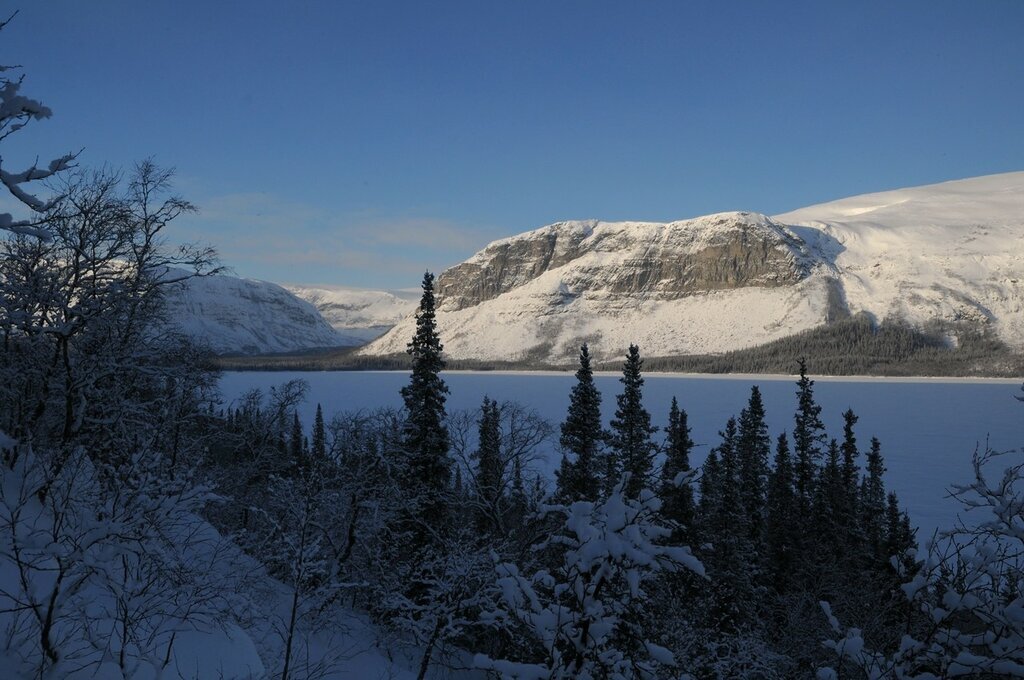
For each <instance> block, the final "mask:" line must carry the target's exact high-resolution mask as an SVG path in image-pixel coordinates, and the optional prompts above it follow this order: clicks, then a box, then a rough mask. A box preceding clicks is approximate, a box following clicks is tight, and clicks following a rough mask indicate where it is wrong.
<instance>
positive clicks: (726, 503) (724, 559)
mask: <svg viewBox="0 0 1024 680" xmlns="http://www.w3.org/2000/svg"><path fill="white" fill-rule="evenodd" d="M719 436H721V438H722V442H721V443H720V444H719V445H718V447H717V449H716V451H717V458H718V470H717V473H716V474H715V476H714V477H713V478H712V479H710V480H709V483H716V484H717V486H718V488H717V490H714V491H713V494H714V496H713V497H714V499H715V503H714V505H713V506H709V507H708V511H709V512H710V514H709V515H708V516H707V517H706V518H703V520H702V525H703V526H704V527H706V530H707V540H708V543H709V544H710V548H709V549H708V550H707V551H706V554H705V555H703V556H702V558H701V559H702V561H703V562H704V564H705V566H706V567H707V568H708V573H709V577H710V588H711V593H712V600H711V612H710V613H711V624H712V626H713V627H714V629H715V630H718V631H726V632H733V631H736V630H738V629H739V628H740V627H741V626H742V625H743V624H744V623H745V622H746V621H747V619H748V617H749V616H750V615H751V614H752V612H751V605H752V604H753V592H754V585H753V578H754V575H755V574H754V569H753V568H752V567H754V565H753V564H752V558H753V549H752V545H751V542H750V540H749V537H748V535H749V526H747V523H746V519H745V517H744V509H743V505H742V494H741V493H740V486H739V472H740V462H739V451H738V450H737V446H738V433H737V427H736V419H735V418H730V419H729V421H728V422H727V423H726V425H725V429H724V430H723V431H722V432H720V433H719Z"/></svg>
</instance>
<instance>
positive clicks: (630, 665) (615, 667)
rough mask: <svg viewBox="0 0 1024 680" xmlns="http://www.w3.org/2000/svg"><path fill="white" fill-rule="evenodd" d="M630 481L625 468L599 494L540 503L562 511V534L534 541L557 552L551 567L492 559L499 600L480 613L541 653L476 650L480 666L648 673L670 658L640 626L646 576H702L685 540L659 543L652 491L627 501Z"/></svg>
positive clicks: (537, 677) (558, 672)
mask: <svg viewBox="0 0 1024 680" xmlns="http://www.w3.org/2000/svg"><path fill="white" fill-rule="evenodd" d="M627 484H628V475H627V476H625V477H624V479H623V481H622V482H621V483H620V484H619V485H618V486H617V487H616V488H615V489H614V491H613V492H612V494H611V495H610V496H608V497H607V498H605V499H603V500H600V501H596V502H595V501H577V502H575V503H573V504H571V505H569V506H550V507H547V508H544V510H545V511H546V512H548V513H557V514H560V515H564V518H565V519H564V525H563V531H562V532H559V533H556V534H555V535H553V536H551V537H550V538H548V539H547V541H545V543H544V544H542V545H540V546H538V549H545V548H550V549H553V550H558V551H560V552H561V555H562V557H561V565H560V566H559V567H558V568H557V569H555V570H553V571H546V570H541V571H538V572H536V573H535V574H533V575H532V576H527V575H524V574H521V573H520V571H519V569H518V568H517V567H516V566H515V565H514V564H511V563H508V562H502V563H500V564H498V565H497V573H498V587H499V589H500V592H501V598H500V602H501V603H500V605H499V606H498V607H497V608H496V609H494V610H493V611H491V612H489V613H487V614H486V617H487V618H489V619H490V620H492V621H493V622H494V623H495V624H496V625H500V626H513V625H520V626H522V627H523V628H524V629H525V631H526V632H527V634H528V635H530V636H531V638H532V641H533V644H534V645H535V646H536V649H537V659H536V661H520V660H505V659H491V658H489V657H487V656H485V655H477V657H476V665H477V667H479V668H483V669H487V670H491V671H494V672H496V673H499V674H500V675H501V676H502V677H504V678H509V679H518V680H526V679H531V680H541V679H542V678H543V679H550V680H554V679H556V678H558V679H562V678H566V679H567V678H578V679H580V680H590V679H591V678H612V679H627V678H637V677H641V678H643V677H654V676H655V673H656V671H657V668H658V667H659V666H668V667H673V666H674V665H675V660H674V658H673V655H672V653H671V652H670V651H669V650H667V649H665V648H664V647H661V646H659V645H657V644H655V643H653V642H651V641H650V640H646V639H644V638H643V635H642V632H641V630H640V626H639V621H640V620H641V617H642V614H643V606H644V602H645V598H646V593H645V591H644V582H645V581H647V580H648V579H650V578H651V577H652V576H653V575H655V574H657V573H659V572H662V571H677V570H684V569H685V570H689V571H691V572H693V573H696V574H699V575H703V574H704V568H703V566H702V565H701V563H700V561H698V560H697V559H696V558H695V557H694V556H693V554H692V553H691V552H690V549H689V548H688V547H679V546H668V545H664V544H663V543H662V540H663V539H665V538H666V537H668V536H669V535H670V534H671V530H670V529H669V528H668V527H666V526H664V525H662V524H661V523H660V522H659V520H658V511H659V510H660V507H661V502H660V500H658V498H657V497H656V496H655V495H654V494H653V493H652V492H651V491H650V490H649V489H642V490H641V491H640V492H639V495H638V498H637V499H635V500H634V499H631V498H629V496H628V495H627V493H626V485H627Z"/></svg>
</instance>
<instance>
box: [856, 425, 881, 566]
mask: <svg viewBox="0 0 1024 680" xmlns="http://www.w3.org/2000/svg"><path fill="white" fill-rule="evenodd" d="M883 474H885V464H884V461H883V460H882V445H881V443H879V441H878V439H877V438H875V437H872V438H871V449H870V450H869V451H868V455H867V474H865V475H864V479H863V480H862V481H861V489H860V513H859V514H860V522H861V532H862V534H863V535H864V539H865V541H866V542H867V550H868V555H869V556H870V557H871V558H872V559H873V560H874V561H875V562H878V561H881V560H885V559H886V558H887V557H888V556H887V555H885V546H884V544H883V542H884V540H885V528H884V524H883V522H884V517H885V510H886V498H885V483H884V482H883V481H882V475H883Z"/></svg>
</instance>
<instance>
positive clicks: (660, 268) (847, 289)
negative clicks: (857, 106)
mask: <svg viewBox="0 0 1024 680" xmlns="http://www.w3.org/2000/svg"><path fill="white" fill-rule="evenodd" d="M436 289H437V293H438V300H439V308H438V317H437V318H438V327H439V330H440V332H441V336H442V340H443V342H444V344H445V351H446V352H447V353H448V354H449V355H450V356H452V357H455V358H465V359H482V360H510V361H516V360H527V361H529V360H533V361H543V362H550V363H557V364H568V363H571V362H573V361H574V359H575V355H576V352H577V350H578V346H579V344H580V343H581V342H584V341H586V342H589V343H590V344H591V349H592V352H593V353H594V354H595V355H596V356H597V357H598V358H599V359H612V358H616V357H620V356H621V355H622V353H623V352H624V351H625V349H626V347H627V345H628V344H629V343H636V344H639V345H640V346H641V348H642V350H643V351H644V354H645V355H646V356H677V355H686V354H706V353H722V352H727V351H730V350H737V349H743V348H748V347H754V346H757V345H762V344H764V343H767V342H770V341H773V340H779V339H781V338H785V337H787V336H790V335H793V334H795V333H798V332H800V331H806V330H810V329H814V328H818V327H821V326H823V325H826V324H828V323H830V322H832V321H835V320H837V319H842V318H846V317H848V316H850V315H851V314H857V313H865V314H867V315H869V316H870V317H871V318H873V319H875V320H876V321H886V320H889V321H901V322H906V323H908V324H912V325H922V324H925V323H928V322H933V321H938V322H944V323H949V322H968V323H970V324H973V325H974V326H976V327H979V328H983V329H986V330H988V331H991V332H992V333H993V334H994V335H995V336H996V337H998V338H999V339H1000V340H1002V341H1003V342H1004V343H1006V344H1007V345H1008V346H1009V347H1010V348H1012V349H1014V350H1017V351H1020V350H1022V349H1024V314H1022V311H1024V172H1015V173H1007V174H1002V175H991V176H987V177H979V178H974V179H968V180H960V181H954V182H945V183H942V184H934V185H929V186H923V187H916V188H910V189H900V190H897V191H887V192H882V193H876V194H867V195H863V196H857V197H854V198H848V199H844V200H840V201H833V202H831V203H824V204H821V205H816V206H812V207H809V208H804V209H801V210H796V211H793V212H790V213H786V214H783V215H778V216H775V217H768V216H765V215H761V214H758V213H750V212H731V213H719V214H715V215H708V216H705V217H698V218H696V219H690V220H683V221H678V222H671V223H667V224H661V223H649V222H600V221H595V220H590V221H574V222H560V223H557V224H553V225H550V226H547V227H543V228H541V229H537V230H534V231H530V232H526V233H524V234H520V235H518V236H513V237H511V238H507V239H502V240H499V241H495V242H493V243H491V244H490V245H488V246H487V247H486V248H484V249H483V250H482V251H480V252H479V253H477V254H476V255H474V256H472V257H471V258H470V259H468V260H466V261H465V262H463V263H461V264H459V265H456V266H454V267H452V268H450V269H448V270H447V271H445V272H444V273H442V274H441V275H440V276H439V277H438V279H437V284H436ZM413 328H414V320H413V318H412V317H411V316H410V317H407V318H405V319H404V320H403V321H402V322H401V323H399V324H398V325H396V326H395V328H393V329H392V330H391V331H390V332H388V333H387V334H385V335H384V336H383V337H381V338H380V339H378V340H377V341H375V342H373V343H371V344H370V345H369V346H367V347H366V348H364V349H363V350H360V352H361V353H362V354H365V355H388V354H394V353H398V352H401V351H403V350H404V348H405V345H406V343H407V342H408V339H409V338H410V337H411V336H412V334H413Z"/></svg>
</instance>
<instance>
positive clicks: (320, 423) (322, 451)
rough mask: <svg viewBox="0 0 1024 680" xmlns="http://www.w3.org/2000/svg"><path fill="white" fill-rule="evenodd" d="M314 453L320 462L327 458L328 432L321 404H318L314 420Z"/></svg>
mask: <svg viewBox="0 0 1024 680" xmlns="http://www.w3.org/2000/svg"><path fill="white" fill-rule="evenodd" d="M312 454H313V459H314V460H315V461H317V462H318V463H322V462H323V461H325V460H327V433H326V431H325V428H324V412H323V409H321V408H320V404H317V405H316V418H315V419H314V420H313V446H312Z"/></svg>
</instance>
